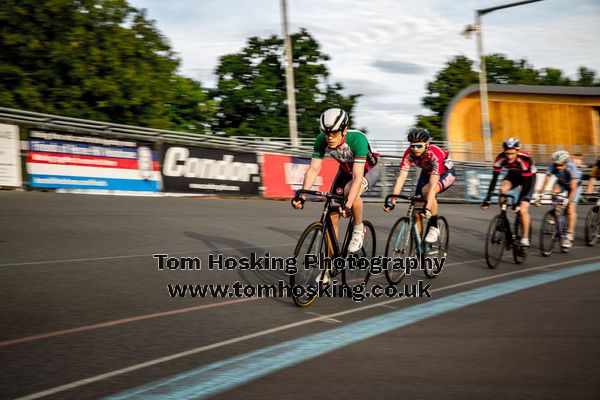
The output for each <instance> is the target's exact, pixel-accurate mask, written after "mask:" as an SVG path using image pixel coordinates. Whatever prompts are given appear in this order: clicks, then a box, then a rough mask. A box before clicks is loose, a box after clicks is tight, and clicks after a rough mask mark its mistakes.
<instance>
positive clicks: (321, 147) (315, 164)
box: [292, 108, 380, 253]
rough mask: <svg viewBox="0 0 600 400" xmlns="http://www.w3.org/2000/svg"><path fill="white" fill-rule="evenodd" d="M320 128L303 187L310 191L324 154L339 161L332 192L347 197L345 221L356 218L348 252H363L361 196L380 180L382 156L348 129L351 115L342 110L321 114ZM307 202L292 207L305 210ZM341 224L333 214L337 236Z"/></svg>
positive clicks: (295, 203) (332, 109) (353, 131)
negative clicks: (379, 162) (304, 204)
mask: <svg viewBox="0 0 600 400" xmlns="http://www.w3.org/2000/svg"><path fill="white" fill-rule="evenodd" d="M319 129H320V131H321V133H319V135H318V136H317V138H316V139H315V143H314V151H313V154H312V160H311V162H310V166H309V167H308V169H307V170H306V174H305V175H304V182H303V184H302V188H303V189H305V190H310V188H311V187H312V186H313V184H314V183H315V180H316V179H317V176H318V175H319V171H320V169H321V164H322V163H323V158H324V157H325V153H328V154H329V155H331V156H332V157H333V158H334V159H336V160H337V161H338V163H339V164H340V168H339V170H338V173H337V175H336V177H335V179H334V181H333V185H332V187H331V193H336V194H340V195H341V194H344V195H345V196H346V198H347V201H346V204H345V207H344V208H342V207H340V213H341V214H342V216H343V217H345V218H347V217H349V216H350V214H351V213H352V215H353V216H354V229H353V232H352V238H351V240H350V244H349V245H348V251H349V252H350V253H354V252H357V251H358V250H360V249H361V247H362V245H363V239H364V236H365V228H364V226H363V223H362V221H363V202H362V199H361V197H360V196H361V195H362V194H363V193H364V192H366V191H367V190H369V189H370V188H372V187H373V185H375V183H376V182H377V181H378V180H379V173H380V172H379V165H378V163H377V160H378V157H379V154H377V153H376V152H374V151H372V150H371V146H369V141H368V140H367V137H366V136H365V134H364V133H362V132H361V131H357V130H351V129H348V114H347V113H346V112H345V111H344V110H342V109H339V108H330V109H328V110H326V111H325V112H324V113H323V114H321V118H320V127H319ZM305 199H306V195H301V196H300V201H294V199H292V205H293V207H294V208H297V209H298V208H302V205H303V203H304V200H305ZM338 221H339V214H333V215H332V222H333V224H334V226H335V228H336V229H335V231H336V235H337V225H338Z"/></svg>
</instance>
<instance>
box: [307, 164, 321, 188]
mask: <svg viewBox="0 0 600 400" xmlns="http://www.w3.org/2000/svg"><path fill="white" fill-rule="evenodd" d="M322 164H323V159H321V158H311V160H310V165H309V167H308V169H307V170H306V174H304V182H302V189H304V190H310V188H312V187H313V185H314V184H315V181H316V180H317V177H318V176H319V172H320V171H321V165H322Z"/></svg>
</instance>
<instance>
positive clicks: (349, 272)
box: [342, 221, 376, 286]
mask: <svg viewBox="0 0 600 400" xmlns="http://www.w3.org/2000/svg"><path fill="white" fill-rule="evenodd" d="M363 224H364V227H365V237H364V239H363V245H362V247H361V248H360V250H358V251H357V252H356V253H354V256H355V257H358V258H359V259H360V260H365V261H368V265H371V259H372V258H373V257H375V246H376V241H375V228H374V227H373V224H372V223H371V222H369V221H363ZM369 276H370V274H369V268H368V267H365V265H364V261H363V262H361V264H360V265H358V266H357V265H355V266H352V267H350V268H348V267H346V268H344V269H343V270H342V281H343V282H344V284H345V285H348V286H356V285H362V284H366V283H367V282H368V280H369Z"/></svg>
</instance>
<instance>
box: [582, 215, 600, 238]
mask: <svg viewBox="0 0 600 400" xmlns="http://www.w3.org/2000/svg"><path fill="white" fill-rule="evenodd" d="M599 238H600V206H595V207H592V208H591V209H590V211H588V213H587V215H586V217H585V244H586V245H587V246H590V247H592V246H595V245H596V243H598V239H599Z"/></svg>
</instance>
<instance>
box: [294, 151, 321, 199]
mask: <svg viewBox="0 0 600 400" xmlns="http://www.w3.org/2000/svg"><path fill="white" fill-rule="evenodd" d="M322 164H323V160H322V159H320V158H311V160H310V165H309V167H308V169H307V170H306V173H305V174H304V181H303V182H302V189H304V190H310V189H311V188H312V187H313V185H314V183H315V181H316V180H317V177H318V176H319V172H320V171H321V165H322ZM300 198H301V199H303V200H304V199H306V195H305V194H301V195H300ZM292 206H293V207H294V208H302V202H301V201H294V200H292Z"/></svg>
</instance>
